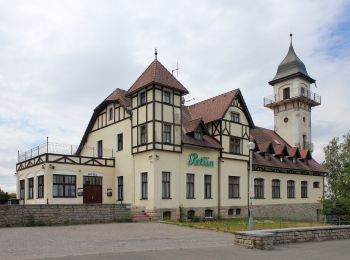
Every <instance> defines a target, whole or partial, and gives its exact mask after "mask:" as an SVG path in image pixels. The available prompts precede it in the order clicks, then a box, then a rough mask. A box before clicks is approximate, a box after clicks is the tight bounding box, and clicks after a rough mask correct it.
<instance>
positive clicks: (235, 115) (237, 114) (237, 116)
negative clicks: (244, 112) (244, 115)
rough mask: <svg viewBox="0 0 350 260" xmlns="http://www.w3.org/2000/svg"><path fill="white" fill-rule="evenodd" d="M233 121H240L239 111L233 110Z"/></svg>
mask: <svg viewBox="0 0 350 260" xmlns="http://www.w3.org/2000/svg"><path fill="white" fill-rule="evenodd" d="M231 121H232V122H235V123H239V122H240V115H239V113H236V112H231Z"/></svg>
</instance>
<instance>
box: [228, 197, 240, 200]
mask: <svg viewBox="0 0 350 260" xmlns="http://www.w3.org/2000/svg"><path fill="white" fill-rule="evenodd" d="M228 199H230V200H231V199H236V200H237V199H241V197H232V198H230V197H229V198H228Z"/></svg>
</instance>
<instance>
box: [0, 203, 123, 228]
mask: <svg viewBox="0 0 350 260" xmlns="http://www.w3.org/2000/svg"><path fill="white" fill-rule="evenodd" d="M129 212H130V209H128V207H127V206H126V205H120V204H89V205H86V204H84V205H76V204H75V205H1V206H0V227H6V226H7V227H10V226H35V225H38V226H40V225H61V224H82V223H104V222H116V221H126V220H128V218H129Z"/></svg>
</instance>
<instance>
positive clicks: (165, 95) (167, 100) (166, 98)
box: [163, 90, 171, 104]
mask: <svg viewBox="0 0 350 260" xmlns="http://www.w3.org/2000/svg"><path fill="white" fill-rule="evenodd" d="M163 102H164V103H168V104H170V103H171V93H170V91H167V90H164V92H163Z"/></svg>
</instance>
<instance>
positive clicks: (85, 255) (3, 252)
mask: <svg viewBox="0 0 350 260" xmlns="http://www.w3.org/2000/svg"><path fill="white" fill-rule="evenodd" d="M232 243H233V235H231V234H227V233H221V232H215V231H208V230H199V229H191V228H182V227H178V226H174V225H167V224H161V223H113V224H99V225H78V226H55V227H26V228H1V229H0V259H1V260H12V259H16V260H20V259H51V260H52V259H61V260H62V259H72V260H78V259H79V260H80V259H84V260H85V259H86V260H90V259H91V260H92V259H102V260H104V259H168V260H169V259H170V260H171V259H201V260H203V259H204V260H205V259H271V260H273V259H279V260H280V259H285V258H286V256H288V260H289V259H318V260H320V259H334V260H335V259H336V260H338V259H339V260H342V259H344V260H345V259H346V260H348V259H349V255H350V240H341V241H328V242H317V243H316V242H315V243H304V244H290V245H285V246H278V247H276V249H274V250H271V251H260V250H250V249H246V248H243V247H237V246H234V245H232Z"/></svg>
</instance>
